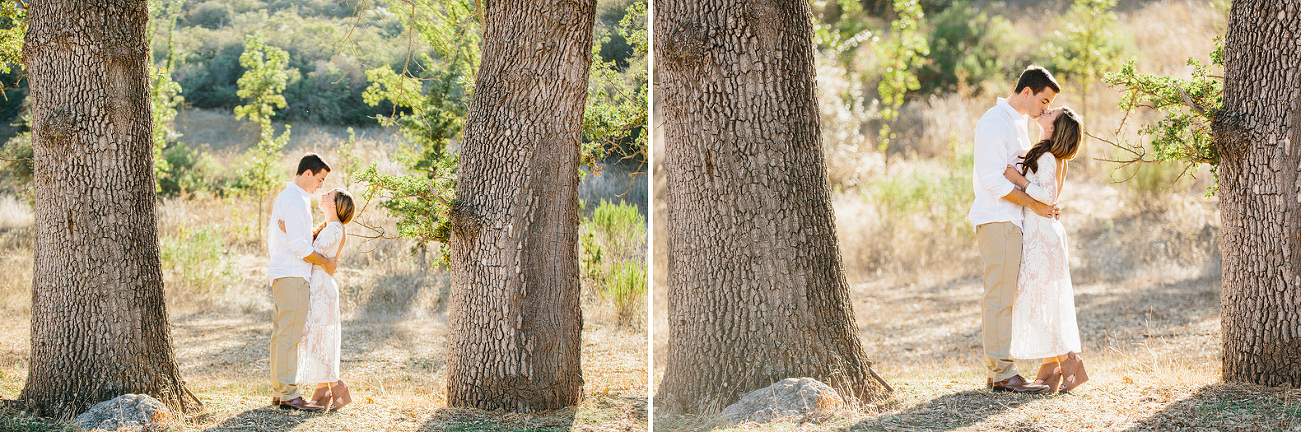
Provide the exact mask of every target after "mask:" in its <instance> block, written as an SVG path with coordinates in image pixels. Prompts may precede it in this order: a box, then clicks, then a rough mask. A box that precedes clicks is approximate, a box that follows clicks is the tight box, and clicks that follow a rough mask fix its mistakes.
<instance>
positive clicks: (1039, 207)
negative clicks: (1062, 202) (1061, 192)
mask: <svg viewBox="0 0 1301 432" xmlns="http://www.w3.org/2000/svg"><path fill="white" fill-rule="evenodd" d="M1030 210H1033V211H1034V212H1035V214H1037V215H1039V216H1042V217H1045V218H1048V219H1054V220H1058V219H1061V218H1062V208H1061V207H1059V206H1058V205H1057V204H1044V203H1041V202H1039V201H1034V202H1032V203H1031V204H1030Z"/></svg>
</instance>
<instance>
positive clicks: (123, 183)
mask: <svg viewBox="0 0 1301 432" xmlns="http://www.w3.org/2000/svg"><path fill="white" fill-rule="evenodd" d="M147 8H148V2H146V1H145V0H106V1H87V0H81V1H76V0H37V1H33V2H31V4H30V9H29V10H28V13H29V15H28V17H29V18H28V19H29V27H28V31H27V37H26V40H25V41H24V47H23V61H24V64H25V66H26V68H27V78H28V82H29V83H30V85H31V98H30V99H29V100H30V101H31V113H32V121H31V125H32V149H33V153H34V158H33V165H34V173H33V181H32V184H33V186H34V188H35V195H36V204H35V208H34V210H35V214H36V224H35V229H36V244H35V257H34V260H35V269H34V275H33V282H32V352H31V365H30V367H29V368H28V375H27V382H26V384H25V386H24V387H23V391H22V394H21V395H20V396H19V402H20V403H23V404H25V405H26V406H27V407H29V408H30V409H31V410H33V411H35V412H37V413H40V414H43V415H47V416H53V417H61V416H68V415H73V414H76V413H79V412H82V411H85V410H86V409H88V408H90V406H91V405H92V404H94V403H97V402H100V401H103V400H107V399H111V398H113V397H116V396H118V395H121V394H126V393H146V394H150V395H153V396H154V397H157V398H159V399H160V400H162V401H164V402H165V403H167V404H169V405H171V406H173V407H182V408H190V407H193V406H195V405H194V404H197V400H191V399H187V398H184V397H182V395H183V394H188V392H187V391H186V390H185V386H184V383H183V382H182V381H181V377H180V371H179V370H178V369H177V365H176V361H175V358H174V357H173V354H172V343H171V336H170V334H169V333H168V327H167V308H166V305H165V303H164V302H163V280H162V273H161V270H160V269H159V261H158V236H157V230H156V227H155V220H156V217H155V213H154V200H155V196H154V174H153V165H152V164H153V141H152V139H151V136H152V130H153V129H152V128H153V118H152V116H151V115H150V105H149V75H148V66H149V50H148V48H147V45H146V43H145V41H146V40H147V39H146V38H145V23H146V21H147V20H148V16H149V15H148V10H147Z"/></svg>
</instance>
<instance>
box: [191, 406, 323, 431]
mask: <svg viewBox="0 0 1301 432" xmlns="http://www.w3.org/2000/svg"><path fill="white" fill-rule="evenodd" d="M321 415H329V414H328V413H312V412H307V411H299V410H295V409H280V408H277V407H274V406H270V405H268V406H265V407H261V408H256V409H251V410H248V411H244V412H242V413H239V415H236V416H234V417H231V418H228V419H226V420H225V421H223V422H221V423H219V424H217V425H215V426H212V427H210V428H207V429H203V430H204V431H210V432H222V431H232V432H233V431H249V430H256V431H290V430H293V429H294V428H296V427H298V425H299V424H301V423H303V422H306V421H308V420H311V419H312V418H314V417H316V416H321Z"/></svg>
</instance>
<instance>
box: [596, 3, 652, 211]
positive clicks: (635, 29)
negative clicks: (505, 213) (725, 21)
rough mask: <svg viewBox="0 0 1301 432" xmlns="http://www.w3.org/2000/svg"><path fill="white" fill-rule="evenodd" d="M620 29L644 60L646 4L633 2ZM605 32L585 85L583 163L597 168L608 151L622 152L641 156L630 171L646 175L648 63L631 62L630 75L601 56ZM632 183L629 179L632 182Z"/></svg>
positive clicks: (627, 156) (623, 155)
mask: <svg viewBox="0 0 1301 432" xmlns="http://www.w3.org/2000/svg"><path fill="white" fill-rule="evenodd" d="M618 33H619V35H620V36H623V38H624V39H625V40H627V41H628V43H629V45H631V46H632V48H633V56H632V58H639V59H644V58H646V54H647V52H648V48H649V47H648V45H647V38H646V4H645V3H633V4H632V5H631V6H630V8H629V9H628V11H627V13H626V14H625V15H624V16H623V19H622V20H620V21H619V28H618ZM609 39H610V36H609V35H606V36H604V37H602V38H601V39H599V40H597V41H595V43H593V44H592V67H591V69H590V74H589V76H590V78H589V79H588V82H589V83H588V88H587V106H586V107H585V108H584V109H583V148H582V152H581V155H582V156H581V157H582V160H581V161H580V163H581V164H583V165H586V166H588V168H589V169H591V170H592V171H593V172H598V173H599V168H600V165H599V162H600V161H601V159H603V158H604V157H605V156H606V152H607V150H608V151H612V152H615V153H618V154H619V156H620V160H627V159H633V158H636V157H638V156H640V160H642V161H643V162H642V164H643V166H642V167H639V169H637V170H634V172H632V173H631V174H629V175H630V176H637V175H645V172H644V170H643V169H640V168H644V164H645V160H646V159H647V158H646V149H647V135H648V133H647V128H646V121H647V119H648V118H649V116H648V115H647V106H648V104H647V100H646V97H647V85H648V84H649V82H650V80H649V79H647V72H646V67H645V65H630V66H629V67H628V68H627V69H626V74H625V73H621V71H620V70H619V69H618V67H616V64H615V61H614V60H606V59H603V58H601V56H600V51H601V45H603V44H604V42H606V41H609ZM629 187H631V182H630V186H629Z"/></svg>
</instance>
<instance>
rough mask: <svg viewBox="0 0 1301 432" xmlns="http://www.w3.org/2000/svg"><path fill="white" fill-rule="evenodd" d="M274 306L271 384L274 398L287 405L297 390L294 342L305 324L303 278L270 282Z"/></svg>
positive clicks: (305, 286)
mask: <svg viewBox="0 0 1301 432" xmlns="http://www.w3.org/2000/svg"><path fill="white" fill-rule="evenodd" d="M271 300H272V302H273V303H274V304H275V310H274V311H273V314H274V315H273V316H272V319H273V321H272V322H271V382H272V386H273V387H274V388H273V393H274V396H276V397H279V398H280V400H282V401H285V402H288V401H291V400H294V399H296V398H299V397H302V394H300V393H299V391H298V384H297V381H298V342H299V341H300V340H302V338H303V323H304V322H306V321H307V279H303V278H298V277H284V278H279V279H276V280H274V281H272V282H271Z"/></svg>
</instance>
